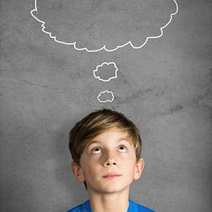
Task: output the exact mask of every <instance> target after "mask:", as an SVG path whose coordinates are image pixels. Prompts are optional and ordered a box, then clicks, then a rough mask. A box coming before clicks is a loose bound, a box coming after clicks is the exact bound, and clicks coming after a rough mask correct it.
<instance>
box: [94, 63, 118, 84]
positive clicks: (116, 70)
mask: <svg viewBox="0 0 212 212" xmlns="http://www.w3.org/2000/svg"><path fill="white" fill-rule="evenodd" d="M111 64H113V65H114V67H115V76H113V77H110V78H109V79H107V80H104V79H102V78H101V77H99V76H96V72H97V71H98V68H100V67H103V66H104V65H108V66H109V65H111ZM117 72H118V67H117V65H116V63H115V62H103V63H102V64H100V65H97V66H96V69H94V70H93V76H94V78H96V79H98V80H101V81H103V82H109V81H110V80H112V79H116V78H117Z"/></svg>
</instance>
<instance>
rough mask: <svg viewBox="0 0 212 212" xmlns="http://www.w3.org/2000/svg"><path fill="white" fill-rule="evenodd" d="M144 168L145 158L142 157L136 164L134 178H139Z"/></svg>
mask: <svg viewBox="0 0 212 212" xmlns="http://www.w3.org/2000/svg"><path fill="white" fill-rule="evenodd" d="M143 170H144V159H143V158H140V159H139V160H138V161H137V162H136V165H135V172H134V180H138V179H139V178H140V177H141V175H142V173H143Z"/></svg>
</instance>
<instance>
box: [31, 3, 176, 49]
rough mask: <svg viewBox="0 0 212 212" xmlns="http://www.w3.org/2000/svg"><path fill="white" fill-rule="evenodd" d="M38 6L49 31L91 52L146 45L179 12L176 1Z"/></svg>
mask: <svg viewBox="0 0 212 212" xmlns="http://www.w3.org/2000/svg"><path fill="white" fill-rule="evenodd" d="M34 7H35V8H34V9H33V10H31V15H32V16H33V18H35V20H36V21H38V22H39V23H41V28H42V31H43V32H44V33H45V34H47V35H49V37H50V38H52V39H53V40H54V41H55V42H58V43H61V44H64V45H72V46H73V47H74V48H75V49H76V50H86V51H88V52H97V51H101V50H105V51H108V52H112V51H115V50H117V49H119V48H122V47H124V46H126V45H131V47H132V48H135V49H139V48H142V47H143V46H144V45H145V44H146V43H147V42H148V40H149V39H154V38H159V37H161V36H162V35H163V30H164V29H165V28H166V27H167V26H168V25H169V23H170V22H171V21H172V18H173V16H174V15H175V14H177V13H178V4H177V2H176V0H35V6H34Z"/></svg>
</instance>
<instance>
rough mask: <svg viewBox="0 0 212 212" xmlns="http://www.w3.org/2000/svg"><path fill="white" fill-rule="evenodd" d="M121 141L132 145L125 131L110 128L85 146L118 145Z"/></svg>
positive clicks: (130, 138)
mask: <svg viewBox="0 0 212 212" xmlns="http://www.w3.org/2000/svg"><path fill="white" fill-rule="evenodd" d="M108 141H111V142H108ZM121 141H125V142H128V143H130V144H133V141H132V137H131V136H130V135H129V133H128V132H127V131H126V130H125V131H124V130H121V129H118V128H110V129H107V130H105V131H104V132H102V133H100V134H99V135H97V136H96V137H94V138H93V139H91V140H90V141H89V142H88V144H87V145H91V144H92V143H102V144H103V143H113V142H114V143H118V142H121Z"/></svg>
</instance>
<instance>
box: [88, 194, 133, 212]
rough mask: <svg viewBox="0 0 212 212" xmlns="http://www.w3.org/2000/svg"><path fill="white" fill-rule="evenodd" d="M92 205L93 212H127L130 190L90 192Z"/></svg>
mask: <svg viewBox="0 0 212 212" xmlns="http://www.w3.org/2000/svg"><path fill="white" fill-rule="evenodd" d="M89 199H90V205H91V208H92V211H93V212H114V211H116V212H127V209H128V207H129V192H124V193H121V192H120V193H107V194H105V193H101V194H99V193H95V192H89Z"/></svg>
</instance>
